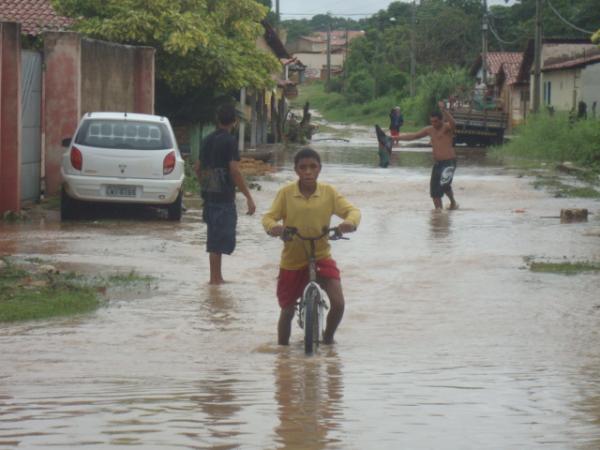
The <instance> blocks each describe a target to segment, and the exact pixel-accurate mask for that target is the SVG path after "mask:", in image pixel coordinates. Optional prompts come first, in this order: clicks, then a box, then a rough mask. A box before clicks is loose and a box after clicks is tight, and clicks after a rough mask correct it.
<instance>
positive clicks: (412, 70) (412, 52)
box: [410, 0, 417, 97]
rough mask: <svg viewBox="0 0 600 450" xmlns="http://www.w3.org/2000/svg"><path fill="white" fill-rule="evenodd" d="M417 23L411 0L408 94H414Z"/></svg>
mask: <svg viewBox="0 0 600 450" xmlns="http://www.w3.org/2000/svg"><path fill="white" fill-rule="evenodd" d="M416 23H417V1H416V0H413V5H412V17H411V28H410V96H411V97H414V96H415V90H416V89H415V81H416V80H415V77H416V71H417V58H416V55H415V31H416V30H415V27H416Z"/></svg>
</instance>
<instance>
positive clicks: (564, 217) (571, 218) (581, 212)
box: [560, 208, 588, 223]
mask: <svg viewBox="0 0 600 450" xmlns="http://www.w3.org/2000/svg"><path fill="white" fill-rule="evenodd" d="M587 219H588V210H587V209H586V208H566V209H561V210H560V222H561V223H571V222H587Z"/></svg>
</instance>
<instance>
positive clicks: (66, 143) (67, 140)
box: [62, 137, 72, 147]
mask: <svg viewBox="0 0 600 450" xmlns="http://www.w3.org/2000/svg"><path fill="white" fill-rule="evenodd" d="M71 139H72V138H70V137H68V138H64V139H63V140H62V146H63V147H68V146H69V145H71Z"/></svg>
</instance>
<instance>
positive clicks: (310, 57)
mask: <svg viewBox="0 0 600 450" xmlns="http://www.w3.org/2000/svg"><path fill="white" fill-rule="evenodd" d="M294 56H295V57H297V58H298V59H299V60H300V61H302V63H303V64H304V65H306V68H307V69H308V70H307V71H306V77H307V78H317V77H316V76H315V74H316V73H319V74H320V72H321V70H322V69H323V68H324V67H325V66H326V65H327V54H326V53H294ZM344 56H345V55H344V54H343V53H333V54H332V55H331V65H332V66H343V65H344Z"/></svg>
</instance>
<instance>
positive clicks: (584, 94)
mask: <svg viewBox="0 0 600 450" xmlns="http://www.w3.org/2000/svg"><path fill="white" fill-rule="evenodd" d="M579 100H583V101H584V102H586V103H587V111H588V115H589V116H591V113H592V104H593V103H594V102H597V105H596V117H600V62H598V63H596V64H590V65H589V66H586V67H585V68H584V69H583V70H582V71H581V97H580V98H579Z"/></svg>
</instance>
